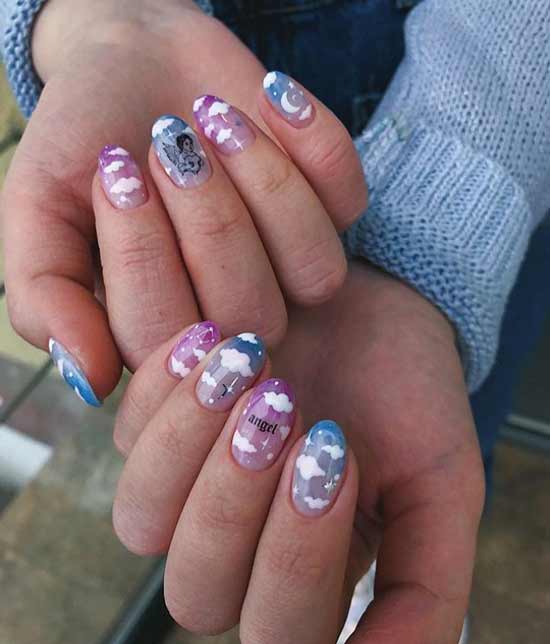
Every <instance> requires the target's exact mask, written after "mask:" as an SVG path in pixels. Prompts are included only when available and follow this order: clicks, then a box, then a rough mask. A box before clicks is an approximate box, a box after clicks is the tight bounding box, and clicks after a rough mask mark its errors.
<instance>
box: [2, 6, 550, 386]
mask: <svg viewBox="0 0 550 644" xmlns="http://www.w3.org/2000/svg"><path fill="white" fill-rule="evenodd" d="M44 2H45V0H0V51H3V56H4V60H5V64H6V68H7V71H8V76H9V79H10V82H11V84H12V87H13V89H14V92H15V94H16V96H17V98H18V101H19V104H20V106H21V108H22V110H23V112H24V113H25V114H26V115H27V116H29V115H30V114H31V113H32V110H33V108H34V106H35V104H36V101H37V99H38V97H39V94H40V90H41V85H40V82H39V80H38V78H37V77H36V74H35V72H34V70H33V67H32V60H31V56H30V47H29V41H30V29H31V26H32V21H33V18H34V16H35V15H36V13H37V12H38V10H39V8H40V7H41V5H42V4H43V3H44ZM548 33H550V3H549V2H548V1H547V0H484V2H480V0H424V1H423V2H421V3H420V4H419V6H418V7H417V8H416V9H414V10H413V11H412V12H411V14H410V16H409V18H408V21H407V24H406V53H405V57H404V60H403V62H402V64H401V66H400V68H399V70H398V72H397V74H396V76H395V78H394V79H393V81H392V83H391V85H390V88H389V89H388V91H387V92H386V95H385V97H384V99H383V101H382V103H381V105H380V107H379V109H378V110H377V112H376V114H375V115H374V117H373V119H372V120H371V122H370V123H369V125H368V128H367V129H366V130H365V132H364V133H363V134H362V136H360V137H359V138H358V139H357V141H356V146H357V150H358V152H359V154H360V156H361V160H362V163H363V167H364V170H365V176H366V178H367V182H368V185H369V189H370V204H369V208H368V211H367V212H366V213H364V214H363V216H362V217H361V218H360V219H359V220H358V221H357V222H356V223H355V224H354V225H353V226H352V227H351V228H350V229H349V230H348V231H346V233H345V235H344V243H345V246H346V250H347V252H348V254H349V255H350V256H352V257H354V256H355V257H364V258H367V259H368V260H370V261H371V262H373V263H375V264H377V265H379V266H381V267H382V268H384V269H385V270H386V271H388V272H389V273H392V274H393V275H395V276H397V277H399V278H400V279H403V280H406V281H407V282H408V283H410V284H411V285H412V286H414V287H415V288H416V289H417V290H418V291H419V292H420V293H422V294H423V295H424V296H425V297H427V298H428V299H429V300H430V301H432V302H433V303H434V304H435V305H437V306H438V307H439V308H440V309H441V310H442V311H443V312H444V313H445V314H446V315H447V317H448V318H449V319H450V320H451V321H452V322H453V324H454V325H455V328H456V330H457V336H458V339H459V345H460V349H461V355H462V359H463V364H464V368H465V374H466V379H467V383H468V386H469V389H470V390H471V391H474V390H476V389H477V388H478V387H479V386H480V385H481V384H482V382H483V380H484V379H485V377H486V376H487V374H488V373H489V371H490V369H491V366H492V364H493V362H494V359H495V355H496V350H497V346H498V337H499V329H500V324H501V320H502V317H503V313H504V309H505V306H506V302H507V298H508V295H509V293H510V290H511V288H512V286H513V284H514V282H515V280H516V277H517V274H518V271H519V267H520V264H521V261H522V259H523V257H524V255H525V253H526V249H527V246H528V243H529V238H530V236H531V234H532V233H533V231H534V229H535V228H536V226H537V225H538V224H539V223H540V222H541V220H542V219H543V217H544V216H545V214H546V213H547V211H548V209H549V207H550V127H549V123H550V91H548V90H549V86H548V83H549V77H550V40H549V39H548V37H547V34H548Z"/></svg>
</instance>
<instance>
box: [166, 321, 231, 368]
mask: <svg viewBox="0 0 550 644" xmlns="http://www.w3.org/2000/svg"><path fill="white" fill-rule="evenodd" d="M220 339H221V334H220V330H219V328H218V325H217V324H215V323H214V322H210V321H206V322H199V323H198V324H195V326H194V327H193V328H191V329H189V331H187V333H186V334H185V335H184V336H183V338H181V339H180V340H178V342H177V344H176V346H175V347H174V348H173V349H172V353H171V354H170V357H169V359H168V371H169V372H170V373H171V374H172V375H173V376H175V377H176V378H185V376H187V375H188V374H189V372H190V371H191V369H193V368H194V367H196V366H197V365H198V364H199V362H200V361H201V360H202V359H203V358H204V357H205V356H206V354H207V353H208V352H209V351H212V349H213V348H214V347H215V346H216V345H217V344H218V342H219V341H220Z"/></svg>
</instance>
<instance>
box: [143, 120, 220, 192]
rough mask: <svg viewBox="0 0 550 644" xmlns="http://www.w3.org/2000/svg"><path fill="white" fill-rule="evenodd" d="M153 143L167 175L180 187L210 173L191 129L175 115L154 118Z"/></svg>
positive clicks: (194, 183) (191, 185)
mask: <svg viewBox="0 0 550 644" xmlns="http://www.w3.org/2000/svg"><path fill="white" fill-rule="evenodd" d="M152 136H153V146H154V148H155V152H156V153H157V157H158V159H159V161H160V163H161V165H162V167H163V168H164V171H165V172H166V174H167V175H168V176H169V177H170V179H172V181H173V182H174V184H175V185H176V186H178V187H180V188H194V187H196V186H200V185H201V183H204V182H205V181H206V180H207V179H208V178H209V177H210V175H211V174H212V169H211V167H210V163H209V162H208V159H207V157H206V154H205V152H204V149H203V147H202V145H201V143H200V141H199V139H198V137H197V135H196V134H195V132H194V130H193V129H191V128H190V127H189V125H187V123H185V121H182V120H181V119H180V118H178V117H177V116H172V115H171V114H167V115H165V116H161V117H160V118H159V119H157V120H156V122H155V124H154V125H153V130H152Z"/></svg>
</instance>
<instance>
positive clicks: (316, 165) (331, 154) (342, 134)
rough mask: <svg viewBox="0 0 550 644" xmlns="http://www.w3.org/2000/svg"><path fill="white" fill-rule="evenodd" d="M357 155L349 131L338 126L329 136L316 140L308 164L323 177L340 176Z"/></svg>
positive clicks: (310, 151)
mask: <svg viewBox="0 0 550 644" xmlns="http://www.w3.org/2000/svg"><path fill="white" fill-rule="evenodd" d="M356 154H357V153H356V152H355V148H354V146H353V142H352V140H351V138H350V136H349V134H348V132H347V130H346V129H345V127H344V126H343V125H341V124H338V126H336V127H335V128H334V130H333V131H332V133H331V134H330V135H329V136H327V137H323V138H317V139H316V140H315V142H314V143H313V144H312V146H311V148H310V150H309V156H308V160H307V163H308V165H309V167H310V168H311V169H312V170H313V171H314V172H315V173H316V174H319V175H321V176H327V177H332V176H333V175H337V176H340V175H341V174H342V168H345V167H346V166H347V164H348V163H349V161H350V159H351V158H352V157H353V158H355V157H356Z"/></svg>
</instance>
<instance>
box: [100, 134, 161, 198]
mask: <svg viewBox="0 0 550 644" xmlns="http://www.w3.org/2000/svg"><path fill="white" fill-rule="evenodd" d="M98 167H99V179H100V181H101V186H102V187H103V191H104V192H105V196H106V197H107V199H108V200H109V201H110V202H111V204H112V205H113V206H114V207H115V208H117V209H118V210H130V209H131V208H137V207H138V206H142V205H143V204H144V203H146V201H147V199H148V198H149V195H148V194H147V187H146V186H145V181H144V180H143V175H142V174H141V170H140V169H139V166H138V164H137V163H136V162H135V161H134V159H133V158H132V156H131V155H130V153H129V152H128V150H125V149H124V148H122V147H120V146H119V145H108V146H106V147H104V148H103V150H102V151H101V154H100V155H99V158H98Z"/></svg>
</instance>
